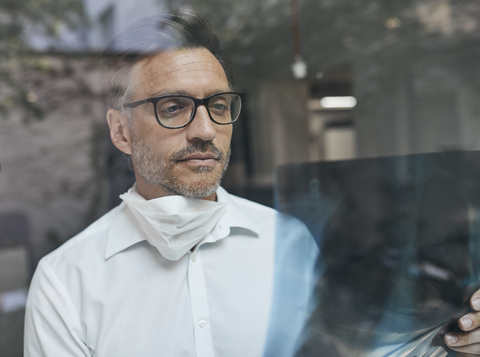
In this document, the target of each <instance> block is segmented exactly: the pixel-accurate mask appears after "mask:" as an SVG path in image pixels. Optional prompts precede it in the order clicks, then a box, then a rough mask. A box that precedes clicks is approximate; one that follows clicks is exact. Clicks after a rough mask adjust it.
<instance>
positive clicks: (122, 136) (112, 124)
mask: <svg viewBox="0 0 480 357" xmlns="http://www.w3.org/2000/svg"><path fill="white" fill-rule="evenodd" d="M107 122H108V127H109V128H110V138H111V139H112V143H113V145H115V146H116V147H117V148H118V149H119V150H120V151H122V152H124V153H125V154H128V155H131V153H132V145H131V144H132V141H131V134H130V127H129V125H128V118H127V116H126V115H125V114H122V113H120V112H119V111H118V110H116V109H109V110H108V112H107Z"/></svg>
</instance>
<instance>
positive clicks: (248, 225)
mask: <svg viewBox="0 0 480 357" xmlns="http://www.w3.org/2000/svg"><path fill="white" fill-rule="evenodd" d="M217 200H218V202H228V203H229V205H228V206H227V207H228V209H227V212H225V214H224V215H223V217H222V218H221V219H220V223H221V224H222V225H224V226H226V227H230V231H232V228H233V229H241V230H243V231H248V232H249V234H248V235H251V236H254V237H258V236H259V233H260V229H259V228H258V226H257V225H256V224H255V222H254V221H253V220H252V219H251V218H249V217H248V216H247V215H246V214H245V212H243V211H242V210H241V209H240V207H239V206H238V205H237V204H235V203H234V202H233V200H232V196H230V195H229V194H228V192H227V191H225V190H224V189H223V187H219V188H218V190H217ZM245 233H246V232H245Z"/></svg>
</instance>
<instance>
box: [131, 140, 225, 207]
mask: <svg viewBox="0 0 480 357" xmlns="http://www.w3.org/2000/svg"><path fill="white" fill-rule="evenodd" d="M206 151H211V152H213V153H215V154H216V155H217V156H218V158H219V163H220V164H223V168H222V171H221V173H220V174H219V175H217V177H213V178H211V179H210V180H206V179H207V178H208V176H209V174H210V172H211V171H212V169H211V168H209V167H199V168H197V169H195V172H196V178H197V179H198V180H194V181H192V182H187V181H184V180H182V179H181V178H180V177H177V176H176V175H175V174H174V168H175V165H176V161H177V160H179V159H181V158H182V157H185V156H186V155H188V154H192V153H195V152H206ZM230 152H231V150H230V149H228V152H227V153H226V154H224V153H223V152H222V151H221V150H220V149H218V148H217V147H216V146H215V145H214V144H213V143H211V142H208V141H198V142H194V143H193V144H192V145H190V146H188V147H187V148H185V149H183V150H180V151H178V152H176V153H175V154H174V155H172V157H171V158H170V159H164V158H160V159H158V157H156V156H155V154H154V153H152V151H151V150H150V149H149V148H147V147H146V146H145V144H144V143H143V141H141V140H137V137H136V136H135V133H134V132H132V161H133V164H134V167H135V169H136V172H137V173H138V175H140V177H142V178H143V179H144V180H145V181H146V182H147V183H149V184H150V185H159V186H162V187H163V188H165V189H167V190H168V191H170V192H171V193H173V194H175V195H180V196H185V197H189V198H205V197H209V196H211V195H213V194H214V193H215V192H216V191H217V189H218V188H219V187H220V183H221V181H222V179H223V176H224V175H225V172H226V170H227V167H228V163H229V161H230Z"/></svg>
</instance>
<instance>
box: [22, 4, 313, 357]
mask: <svg viewBox="0 0 480 357" xmlns="http://www.w3.org/2000/svg"><path fill="white" fill-rule="evenodd" d="M219 49H220V44H219V40H218V38H217V37H216V35H215V34H214V33H213V32H212V31H211V29H210V27H209V25H208V23H207V22H206V20H205V19H204V18H202V17H200V16H197V15H195V14H192V13H188V12H173V13H170V14H167V15H163V16H156V17H152V18H147V19H144V20H141V21H140V22H138V23H136V24H134V25H133V26H132V27H130V28H128V29H127V30H125V31H124V32H123V33H122V34H120V35H119V36H118V37H117V38H115V39H114V41H113V42H112V44H111V46H110V47H109V50H108V51H107V63H108V65H109V66H110V67H112V68H113V69H114V70H113V73H112V76H113V77H112V80H111V81H112V85H113V86H114V87H115V88H114V90H113V92H112V93H113V97H112V98H111V100H110V109H109V110H108V113H107V121H108V125H109V128H110V136H111V139H112V142H113V144H114V145H115V146H116V147H117V148H118V149H120V150H121V151H122V152H124V153H125V154H128V155H130V156H131V159H132V164H133V168H134V172H135V178H136V184H135V186H134V187H133V188H131V189H130V190H129V191H128V192H127V193H125V194H123V195H122V196H121V198H122V200H123V203H122V204H121V205H120V206H118V207H116V208H114V209H113V210H112V211H110V212H109V213H107V214H106V215H105V216H103V217H102V218H100V219H99V220H98V221H97V222H95V223H93V224H92V225H91V226H90V227H88V228H87V229H86V230H85V231H83V232H82V233H80V234H79V235H77V236H76V237H74V238H72V239H71V240H69V241H68V242H67V243H66V244H64V245H63V246H62V247H60V248H59V249H57V250H56V251H54V252H52V253H50V254H49V255H48V256H46V257H45V258H43V259H42V260H41V261H40V263H39V265H38V268H37V271H36V273H35V276H34V278H33V280H32V284H31V287H30V291H29V298H28V304H27V311H26V322H25V325H26V326H25V356H27V357H28V356H49V357H51V356H62V357H63V356H109V357H111V356H115V357H122V356H125V357H126V356H128V357H132V356H142V357H144V356H172V357H173V356H175V357H176V356H199V357H200V356H229V357H231V356H239V357H240V356H241V357H245V356H262V355H263V354H264V350H265V351H268V346H267V347H266V346H265V345H266V342H265V341H266V340H267V335H268V336H269V337H268V338H269V339H272V340H274V341H275V340H276V338H275V336H276V335H277V334H279V335H282V336H286V337H285V338H283V339H282V341H281V342H282V343H281V344H276V346H283V347H282V348H283V350H284V351H288V350H292V351H293V349H294V345H295V340H296V337H295V338H292V336H298V335H300V332H301V329H302V325H303V320H304V318H305V316H306V313H307V308H308V297H309V292H310V288H311V287H312V268H313V265H314V262H315V258H316V256H317V254H318V249H317V247H316V245H315V244H314V242H313V240H312V239H310V236H309V235H308V232H307V230H306V228H305V227H304V226H303V225H300V224H299V223H297V222H295V221H294V220H292V219H289V218H286V217H283V218H281V217H280V216H279V215H278V214H277V213H276V212H275V211H274V210H272V209H270V208H267V207H264V206H261V205H259V204H256V203H253V202H250V201H247V200H244V199H241V198H238V197H234V196H231V195H229V194H228V193H227V192H226V191H225V190H223V189H222V188H221V187H219V185H220V181H221V179H222V176H223V174H224V172H225V170H226V168H227V164H228V161H229V157H230V140H231V135H232V123H233V122H234V121H235V120H237V118H238V116H239V114H240V109H241V98H240V96H239V95H238V94H237V93H235V92H234V91H233V89H232V85H231V80H230V79H229V76H228V75H227V73H228V71H226V70H225V68H224V67H225V64H224V63H223V61H222V60H221V58H220V53H219ZM276 231H277V232H280V233H281V236H280V237H279V238H281V239H279V240H278V241H277V240H276V233H275V232H276ZM280 241H281V243H278V242H280ZM282 247H283V248H282ZM286 252H288V254H285V253H286ZM289 266H290V267H292V269H288V267H289ZM277 267H280V268H282V269H286V270H287V272H288V273H289V274H291V276H290V277H288V276H286V277H284V278H282V279H279V278H276V277H275V271H276V269H277ZM294 268H295V269H294ZM279 271H280V270H279ZM292 272H294V274H292ZM277 275H278V273H277ZM277 280H282V281H283V282H284V281H287V282H288V281H291V282H292V284H293V285H291V286H290V287H291V288H292V289H290V290H291V291H290V292H288V293H286V294H282V298H281V299H277V300H278V301H279V302H281V301H282V299H284V301H288V302H293V305H291V306H293V309H292V311H291V314H289V311H288V309H287V310H282V313H283V314H284V315H285V316H286V317H287V318H288V322H289V324H288V325H287V326H273V328H271V329H269V327H268V326H269V319H270V310H271V301H272V300H275V298H274V297H272V296H273V295H274V294H278V287H277V286H276V285H275V281H277ZM276 291H277V292H276ZM275 306H279V307H282V306H290V304H289V303H285V304H283V303H280V304H277V303H276V305H275ZM268 331H270V332H268ZM272 331H273V332H272ZM271 336H273V337H271ZM287 337H288V338H287ZM265 353H266V354H268V353H269V352H265Z"/></svg>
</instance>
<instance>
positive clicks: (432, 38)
mask: <svg viewBox="0 0 480 357" xmlns="http://www.w3.org/2000/svg"><path fill="white" fill-rule="evenodd" d="M180 7H183V8H189V9H191V10H194V11H197V12H199V13H201V14H203V15H205V16H206V17H207V18H208V19H209V20H210V21H211V23H212V24H213V26H214V27H215V28H216V30H217V32H218V33H219V35H220V37H221V38H222V40H223V44H224V45H223V48H224V55H225V57H226V58H227V60H228V61H229V62H230V63H231V64H232V66H233V70H234V74H235V78H236V87H237V88H236V89H237V90H238V91H241V92H243V93H245V108H244V111H243V114H242V117H241V119H240V120H239V121H238V122H237V123H235V128H234V138H233V142H232V146H233V147H232V161H231V164H230V168H229V171H228V174H227V176H226V177H225V180H224V184H223V186H224V187H225V188H226V189H227V190H228V191H230V192H231V193H234V194H238V195H240V196H244V197H247V198H249V199H252V200H255V201H258V202H261V203H264V204H267V205H273V189H274V186H275V175H274V172H275V169H276V168H277V167H278V166H279V165H284V164H292V163H306V162H320V161H322V162H323V161H336V160H351V159H363V158H375V157H383V156H392V155H407V154H420V153H435V152H445V151H471V150H478V149H479V147H480V142H479V140H478V139H477V137H478V134H479V133H480V115H479V114H480V101H479V100H478V98H479V95H480V62H479V61H478V59H479V54H480V31H479V29H480V3H479V2H478V1H474V0H456V1H453V0H402V1H400V0H398V1H397V0H392V1H382V0H368V1H367V0H356V1H348V0H284V1H280V0H244V1H232V0H204V1H199V0H184V1H180V0H163V1H161V0H117V1H113V0H22V1H17V0H0V165H1V171H0V351H1V355H2V356H21V355H22V352H21V351H22V347H21V341H22V338H23V313H24V310H23V307H24V302H25V296H26V291H27V287H28V282H29V279H30V277H31V275H32V273H33V271H34V269H35V266H36V263H37V262H38V260H39V259H40V258H41V257H42V256H43V255H45V254H46V253H48V252H49V251H51V250H53V249H55V248H56V247H58V246H59V245H60V244H62V243H63V242H65V241H66V240H67V239H69V238H70V237H72V236H73V235H74V234H76V233H78V232H80V231H81V230H82V229H84V228H85V227H86V226H87V225H88V224H89V223H91V222H92V221H94V220H95V219H96V218H98V217H99V216H101V215H102V214H103V213H105V212H106V211H108V210H109V209H110V208H112V207H113V206H115V205H116V204H117V203H118V202H119V199H118V194H120V193H122V192H123V191H124V190H126V189H127V188H128V187H129V186H130V185H131V183H132V182H133V174H132V171H131V170H130V168H129V164H128V160H127V159H126V158H124V157H123V156H122V155H121V154H119V153H118V152H117V151H116V149H114V148H113V146H112V145H111V143H110V139H109V136H108V132H107V126H106V121H105V113H106V110H107V108H106V105H105V103H104V91H105V89H104V88H103V83H102V71H103V69H102V68H101V67H100V66H99V64H98V63H97V58H98V55H99V54H100V53H101V52H102V50H103V49H104V48H105V46H106V45H107V44H108V42H109V41H110V39H111V38H112V36H113V35H114V34H116V33H118V32H119V31H120V30H121V29H123V28H124V27H125V26H127V25H129V24H131V23H132V22H134V21H135V20H137V19H139V18H141V17H144V16H148V15H152V14H155V13H160V12H164V11H167V10H170V9H176V8H180Z"/></svg>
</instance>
